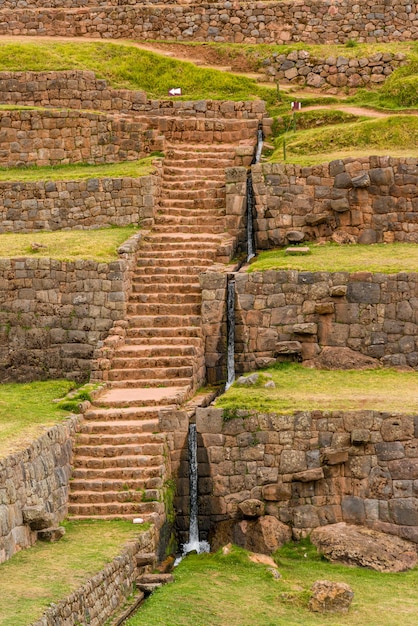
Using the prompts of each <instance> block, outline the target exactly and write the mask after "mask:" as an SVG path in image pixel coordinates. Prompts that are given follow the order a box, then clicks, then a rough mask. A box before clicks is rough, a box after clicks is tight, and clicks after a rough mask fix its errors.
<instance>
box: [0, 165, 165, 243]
mask: <svg viewBox="0 0 418 626" xmlns="http://www.w3.org/2000/svg"><path fill="white" fill-rule="evenodd" d="M159 195H160V178H159V173H158V170H157V172H156V174H154V175H150V176H142V177H140V178H110V177H109V178H89V179H86V180H57V181H40V182H0V233H2V232H3V233H4V232H14V233H17V232H36V231H40V230H64V229H87V228H98V227H104V226H110V225H115V226H126V225H128V224H141V226H151V225H152V223H153V218H154V209H155V205H156V203H157V202H158V198H159Z"/></svg>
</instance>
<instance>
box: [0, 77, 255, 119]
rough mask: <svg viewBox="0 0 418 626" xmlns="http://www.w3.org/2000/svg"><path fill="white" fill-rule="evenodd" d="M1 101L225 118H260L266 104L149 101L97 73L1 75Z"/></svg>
mask: <svg viewBox="0 0 418 626" xmlns="http://www.w3.org/2000/svg"><path fill="white" fill-rule="evenodd" d="M0 102H1V103H4V104H11V105H13V104H17V105H19V104H21V105H32V106H51V107H69V108H73V109H92V108H93V109H94V108H96V109H97V108H99V109H100V110H101V111H123V112H136V113H143V114H144V115H148V116H151V117H158V116H173V115H175V116H176V117H193V118H194V117H198V118H202V119H203V118H225V119H261V118H262V117H263V115H265V111H266V108H265V103H264V102H260V101H250V100H249V101H247V102H232V101H222V100H198V101H196V100H189V101H188V100H148V99H147V95H146V93H144V92H143V91H133V90H128V89H112V88H111V87H109V86H108V85H107V82H106V81H105V80H99V79H97V78H96V76H95V74H94V72H90V71H85V70H67V71H62V72H0Z"/></svg>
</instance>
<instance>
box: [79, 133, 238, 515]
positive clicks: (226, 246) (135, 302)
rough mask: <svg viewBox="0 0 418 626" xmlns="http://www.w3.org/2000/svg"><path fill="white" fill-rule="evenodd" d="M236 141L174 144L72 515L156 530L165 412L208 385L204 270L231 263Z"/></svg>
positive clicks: (86, 426) (83, 458) (88, 428)
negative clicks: (229, 184)
mask: <svg viewBox="0 0 418 626" xmlns="http://www.w3.org/2000/svg"><path fill="white" fill-rule="evenodd" d="M234 157H235V145H232V144H230V145H225V144H220V145H215V146H213V145H211V146H206V145H196V144H174V145H170V146H168V147H167V150H166V157H165V159H164V165H163V173H162V192H161V202H160V208H159V211H158V214H157V215H156V218H155V224H154V227H153V229H152V231H151V232H150V233H149V234H148V235H146V236H145V237H144V239H143V242H142V246H141V251H140V254H139V258H138V262H137V267H136V270H135V273H134V277H133V283H132V293H131V296H130V299H129V303H128V309H127V312H128V317H127V323H128V326H127V329H126V338H125V343H124V345H122V346H121V347H119V348H118V349H117V350H116V351H115V353H114V356H113V359H112V364H111V369H110V371H109V383H110V388H109V389H107V390H106V392H105V393H104V394H102V395H101V396H100V398H99V399H98V400H97V401H96V403H95V405H94V406H92V407H91V409H90V410H89V411H88V412H87V413H86V414H85V421H84V423H83V424H82V426H81V430H80V433H79V434H78V436H77V442H76V453H75V460H74V465H75V469H74V474H73V480H72V482H71V493H70V504H69V514H70V517H71V518H73V519H80V518H86V517H88V518H92V517H93V518H100V519H110V518H113V517H119V518H127V519H132V518H134V517H140V518H142V519H144V520H150V521H153V522H154V523H156V524H157V525H158V524H159V523H160V521H161V520H162V518H163V516H162V514H163V512H164V504H163V500H164V485H165V482H166V480H167V478H168V475H167V471H168V468H167V462H166V458H165V457H166V456H167V451H166V449H165V445H166V444H165V434H164V433H162V432H159V430H160V429H159V420H158V414H159V411H161V410H162V409H165V408H168V407H170V406H171V407H173V406H178V405H179V404H181V403H182V402H184V401H185V400H186V399H187V398H189V397H190V396H191V394H192V393H193V392H194V391H195V389H196V388H197V387H198V386H199V385H201V384H202V383H203V382H204V380H205V366H204V345H203V338H202V331H201V318H200V309H201V294H200V285H199V274H200V273H201V272H203V271H205V269H206V268H207V267H208V266H209V265H211V264H212V263H213V262H214V260H215V259H216V261H217V262H227V261H228V260H229V259H230V256H231V254H232V251H233V240H232V238H231V236H230V235H228V233H226V232H225V219H224V218H225V174H224V170H225V168H226V167H228V166H232V165H234Z"/></svg>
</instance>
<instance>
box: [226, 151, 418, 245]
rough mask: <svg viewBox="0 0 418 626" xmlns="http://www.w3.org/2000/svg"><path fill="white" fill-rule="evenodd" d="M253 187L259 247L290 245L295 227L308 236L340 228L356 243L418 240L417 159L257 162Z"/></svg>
mask: <svg viewBox="0 0 418 626" xmlns="http://www.w3.org/2000/svg"><path fill="white" fill-rule="evenodd" d="M253 185H254V191H255V195H256V205H257V206H256V221H255V229H256V237H257V246H258V247H259V248H263V249H264V248H269V247H272V246H278V245H283V244H286V243H287V238H286V235H287V233H288V232H289V231H294V230H298V231H302V232H303V233H304V234H305V238H306V239H310V240H317V239H320V238H323V239H330V237H331V236H332V234H333V233H334V232H335V231H336V230H339V231H343V232H344V233H348V234H349V235H352V236H353V237H354V238H355V240H356V241H358V243H376V242H382V241H384V242H387V243H390V242H393V241H406V242H418V223H417V216H418V160H417V159H416V158H399V159H397V158H393V157H375V156H371V157H363V158H355V159H353V158H349V159H344V160H338V161H331V162H330V163H324V164H322V165H317V166H312V167H301V166H298V165H289V164H280V163H276V164H263V165H255V166H253ZM237 202H238V200H237Z"/></svg>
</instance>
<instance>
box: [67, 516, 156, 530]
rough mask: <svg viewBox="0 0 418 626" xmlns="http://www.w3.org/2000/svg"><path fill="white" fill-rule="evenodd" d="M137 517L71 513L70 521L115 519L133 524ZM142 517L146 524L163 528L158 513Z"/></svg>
mask: <svg viewBox="0 0 418 626" xmlns="http://www.w3.org/2000/svg"><path fill="white" fill-rule="evenodd" d="M136 517H139V516H138V515H135V514H134V513H127V514H126V515H125V514H124V513H120V512H119V513H116V514H112V513H109V514H105V515H93V514H86V515H74V514H71V513H70V514H69V515H68V519H69V520H70V521H72V522H82V521H84V520H91V519H93V520H98V521H102V522H108V521H111V520H114V519H123V520H127V521H129V522H132V520H134V519H135V518H136ZM140 517H141V519H142V520H143V521H144V523H150V524H154V525H155V526H156V527H157V528H159V527H160V526H161V523H162V518H160V516H159V515H158V514H157V513H144V512H142V513H141V515H140Z"/></svg>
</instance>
